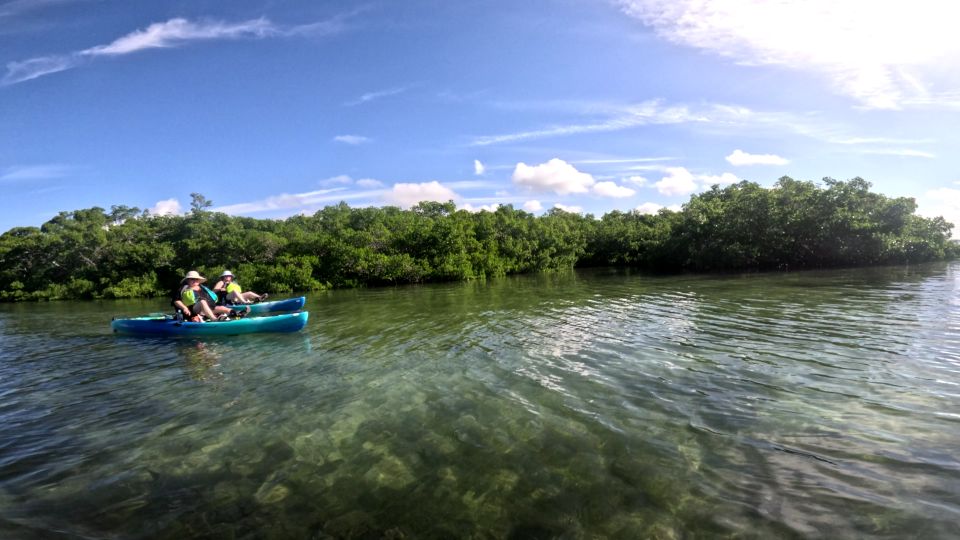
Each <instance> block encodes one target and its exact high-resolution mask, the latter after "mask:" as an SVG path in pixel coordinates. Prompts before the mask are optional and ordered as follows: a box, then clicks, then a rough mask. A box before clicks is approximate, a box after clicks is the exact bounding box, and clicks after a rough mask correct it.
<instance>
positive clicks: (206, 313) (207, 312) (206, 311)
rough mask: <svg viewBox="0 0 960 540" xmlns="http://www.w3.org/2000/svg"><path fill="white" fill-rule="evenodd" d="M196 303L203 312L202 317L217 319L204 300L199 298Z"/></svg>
mask: <svg viewBox="0 0 960 540" xmlns="http://www.w3.org/2000/svg"><path fill="white" fill-rule="evenodd" d="M197 303H198V304H200V310H201V312H202V313H203V316H204V317H206V318H207V319H210V320H211V321H214V320H216V319H217V316H216V315H214V314H213V310H212V309H210V305H209V304H207V301H206V300H199V301H198V302H197Z"/></svg>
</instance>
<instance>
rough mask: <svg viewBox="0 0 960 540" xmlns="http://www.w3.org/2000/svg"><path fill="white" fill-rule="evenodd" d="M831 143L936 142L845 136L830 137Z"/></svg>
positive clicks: (930, 141) (931, 141)
mask: <svg viewBox="0 0 960 540" xmlns="http://www.w3.org/2000/svg"><path fill="white" fill-rule="evenodd" d="M828 142H831V143H833V144H852V145H856V144H927V143H933V142H936V140H935V139H898V138H893V137H847V138H837V139H831V140H830V141H828Z"/></svg>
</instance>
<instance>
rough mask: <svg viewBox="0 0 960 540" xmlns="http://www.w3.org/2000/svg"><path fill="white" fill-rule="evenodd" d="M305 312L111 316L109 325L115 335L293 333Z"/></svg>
mask: <svg viewBox="0 0 960 540" xmlns="http://www.w3.org/2000/svg"><path fill="white" fill-rule="evenodd" d="M307 317H308V313H307V312H306V311H302V312H300V313H285V314H281V315H270V316H267V317H253V318H244V319H236V320H232V321H209V322H202V323H195V322H180V321H177V320H175V319H167V318H164V317H135V318H132V319H114V320H113V321H112V322H111V323H110V328H112V329H113V331H114V332H115V333H117V334H126V335H137V336H235V335H238V334H256V333H261V332H297V331H299V330H301V329H302V328H303V327H304V326H306V324H307Z"/></svg>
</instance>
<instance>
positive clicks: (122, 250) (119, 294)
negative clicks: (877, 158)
mask: <svg viewBox="0 0 960 540" xmlns="http://www.w3.org/2000/svg"><path fill="white" fill-rule="evenodd" d="M870 187H871V186H870V184H869V183H868V182H866V181H865V180H863V179H861V178H854V179H853V180H849V181H846V182H842V181H836V180H833V179H829V178H827V179H824V181H823V182H822V183H814V182H806V181H798V180H794V179H792V178H789V177H783V178H781V179H780V180H779V181H778V182H777V183H776V184H775V185H774V186H773V187H772V188H764V187H762V186H760V185H758V184H756V183H752V182H741V183H739V184H734V185H731V186H727V187H724V188H720V187H718V186H714V187H713V188H712V189H710V190H709V191H706V192H703V193H700V194H697V195H694V196H692V197H691V198H690V200H689V201H688V202H687V203H686V204H685V205H683V207H682V209H681V210H680V211H679V212H674V211H670V210H666V209H664V210H660V212H659V213H657V214H655V215H649V214H640V213H638V212H636V211H632V212H620V211H613V212H610V213H608V214H606V215H604V216H602V217H601V218H599V219H596V218H594V216H592V215H589V214H588V215H585V216H584V215H580V214H574V213H569V212H564V211H562V210H559V209H553V210H550V211H549V212H547V213H546V214H545V215H543V216H539V217H537V216H534V215H532V214H530V213H528V212H524V211H523V210H517V209H515V208H513V207H512V206H510V205H507V206H501V207H499V208H497V209H496V210H495V211H493V212H490V211H481V212H477V213H470V212H467V211H465V210H457V208H456V205H455V204H454V203H453V202H452V201H451V202H446V203H440V202H422V203H420V204H418V205H416V206H414V207H413V208H412V209H411V210H401V209H399V208H396V207H389V206H388V207H383V208H350V207H349V206H348V205H347V204H346V203H342V202H341V203H340V204H338V205H335V206H328V207H326V208H324V209H322V210H320V211H318V212H317V213H315V214H314V215H312V216H302V215H301V216H293V217H290V218H287V219H285V220H272V219H254V218H249V217H233V216H228V215H226V214H222V213H217V212H211V211H210V210H209V208H210V207H211V205H212V201H210V200H208V199H207V198H206V197H204V196H203V195H201V194H199V193H193V194H191V198H192V202H191V210H190V212H189V213H188V214H186V215H182V216H154V215H150V213H149V212H141V211H140V210H139V209H138V208H132V207H127V206H113V207H111V209H110V211H106V210H104V209H102V208H99V207H94V208H88V209H84V210H74V211H72V212H61V213H60V214H58V215H57V216H56V217H54V218H53V219H51V220H50V221H48V222H46V223H44V224H43V225H42V226H40V227H39V228H38V227H16V228H13V229H11V230H9V231H7V232H5V233H3V235H0V300H3V301H18V300H40V299H51V300H53V299H68V298H130V297H145V296H159V295H165V294H168V293H169V291H170V290H171V289H172V288H174V287H175V286H176V285H177V284H178V283H179V281H180V278H181V277H182V276H183V275H184V274H185V273H186V271H187V270H193V269H195V270H199V271H200V272H201V273H204V274H205V275H208V276H216V275H219V273H220V272H221V271H222V270H223V269H225V268H226V269H230V270H232V271H233V272H234V273H236V274H237V275H238V277H239V279H240V281H241V282H242V283H243V284H244V286H245V287H246V288H249V289H253V290H258V291H270V292H289V291H295V290H296V291H307V290H318V289H323V288H328V287H357V286H365V285H391V284H404V283H421V282H430V281H449V280H469V279H482V278H486V277H493V276H503V275H506V274H515V273H524V272H541V271H551V270H560V269H566V268H572V267H574V266H607V265H610V266H630V267H637V268H642V269H645V270H650V271H661V272H679V271H697V272H706V271H737V270H777V269H804V268H827V267H840V266H866V265H879V264H900V263H918V262H925V261H933V260H941V259H947V258H955V257H956V256H957V255H958V254H960V248H958V245H957V244H956V243H955V242H952V241H951V240H950V230H951V228H952V225H951V224H949V223H947V222H946V221H945V220H944V219H943V218H942V217H940V218H933V219H931V218H925V217H921V216H918V215H916V213H915V211H916V203H915V202H914V200H913V199H910V198H904V197H900V198H889V197H886V196H884V195H881V194H878V193H874V192H872V191H870Z"/></svg>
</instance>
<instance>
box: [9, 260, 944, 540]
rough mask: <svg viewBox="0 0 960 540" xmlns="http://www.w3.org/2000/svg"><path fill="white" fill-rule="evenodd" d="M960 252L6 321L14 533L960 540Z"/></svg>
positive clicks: (75, 307) (16, 316)
mask: <svg viewBox="0 0 960 540" xmlns="http://www.w3.org/2000/svg"><path fill="white" fill-rule="evenodd" d="M958 291H960V265H952V266H946V265H939V266H924V267H919V268H893V269H891V268H887V269H872V270H858V271H840V272H812V273H792V274H775V275H753V276H723V277H694V276H683V277H669V278H668V277H649V276H642V275H636V274H633V275H631V274H625V273H621V272H612V271H593V272H581V273H576V274H574V273H571V274H566V275H556V274H554V275H544V276H531V277H520V278H510V279H503V280H496V281H489V282H483V283H467V284H455V285H437V286H423V287H404V288H391V289H371V290H358V291H334V292H328V293H323V294H318V295H315V296H314V297H313V298H311V299H310V301H309V303H308V306H307V308H308V309H309V310H310V311H311V312H312V316H311V321H310V324H309V326H308V327H307V329H306V330H305V331H304V332H302V333H299V334H293V335H259V336H235V337H230V338H223V339H210V340H206V341H194V340H175V339H172V340H171V339H156V338H152V339H138V338H130V337H116V336H114V335H112V334H110V333H109V328H108V322H109V318H110V316H113V315H132V314H138V313H145V312H149V311H155V310H156V309H157V306H156V302H142V301H137V302H87V303H61V304H57V303H53V304H31V305H16V306H7V305H4V306H0V335H2V340H0V536H2V537H4V538H48V537H51V536H55V535H57V534H62V535H67V536H69V537H74V536H88V537H97V538H100V537H118V538H120V537H122V538H183V537H212V538H221V537H222V538H235V537H251V535H252V534H255V533H256V534H260V533H269V534H270V535H273V536H274V537H278V538H285V537H290V538H308V537H317V538H331V537H332V538H368V537H373V538H380V537H386V538H404V537H406V538H463V537H480V538H596V537H610V538H647V537H654V538H681V537H688V536H694V537H715V536H741V537H763V538H768V537H798V536H799V537H814V538H820V537H824V538H826V537H845V538H864V537H885V538H887V537H889V538H893V537H903V536H911V537H922V538H953V537H957V536H958V535H960V528H958V523H960V460H958V458H957V456H956V449H957V448H960V414H958V411H960V294H958Z"/></svg>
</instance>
